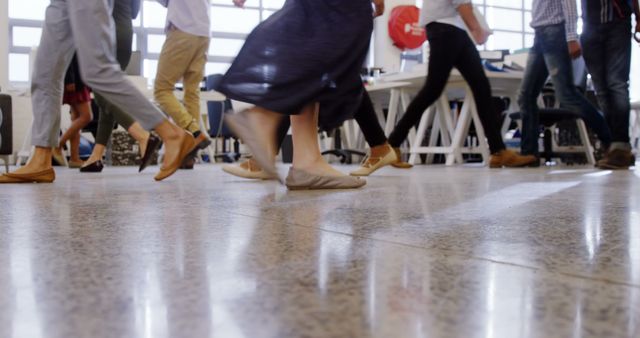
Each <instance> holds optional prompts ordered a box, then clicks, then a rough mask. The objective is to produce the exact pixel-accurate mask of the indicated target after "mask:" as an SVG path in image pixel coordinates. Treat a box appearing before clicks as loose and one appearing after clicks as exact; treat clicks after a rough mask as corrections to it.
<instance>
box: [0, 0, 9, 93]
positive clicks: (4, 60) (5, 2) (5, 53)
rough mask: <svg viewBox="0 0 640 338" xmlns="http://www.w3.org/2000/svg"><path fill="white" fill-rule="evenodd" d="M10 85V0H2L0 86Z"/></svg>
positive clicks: (0, 1) (0, 14)
mask: <svg viewBox="0 0 640 338" xmlns="http://www.w3.org/2000/svg"><path fill="white" fill-rule="evenodd" d="M8 85H9V0H0V87H2V88H3V90H5V89H6V88H7V87H8Z"/></svg>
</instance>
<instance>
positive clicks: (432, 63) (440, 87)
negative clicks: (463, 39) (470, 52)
mask: <svg viewBox="0 0 640 338" xmlns="http://www.w3.org/2000/svg"><path fill="white" fill-rule="evenodd" d="M433 25H434V24H430V25H429V26H427V32H428V34H429V46H430V51H429V66H428V67H429V71H428V73H427V81H426V83H425V85H424V87H422V89H421V90H420V91H419V92H418V94H417V95H416V96H415V98H414V99H413V101H411V103H410V104H409V107H408V108H407V111H406V112H405V114H404V115H403V116H402V118H401V119H400V121H399V122H398V124H397V125H396V126H395V128H394V129H393V131H392V132H391V135H389V144H391V146H392V147H394V148H398V147H400V145H401V144H402V143H403V142H404V141H405V140H406V138H407V135H408V134H409V130H411V128H413V126H415V125H416V123H417V122H418V121H419V120H420V118H421V117H422V114H423V113H424V111H425V110H426V109H427V108H429V106H431V105H432V104H433V103H434V102H436V100H437V99H438V98H439V97H440V95H442V92H443V91H444V88H445V86H446V85H447V80H448V79H449V74H450V73H451V70H452V69H453V60H454V59H455V56H456V55H457V53H458V52H459V51H460V46H461V45H460V41H459V39H456V36H455V34H452V33H454V32H455V31H454V30H459V29H458V28H455V27H453V26H450V27H446V26H449V25H444V24H438V25H437V26H433ZM443 26H445V27H443Z"/></svg>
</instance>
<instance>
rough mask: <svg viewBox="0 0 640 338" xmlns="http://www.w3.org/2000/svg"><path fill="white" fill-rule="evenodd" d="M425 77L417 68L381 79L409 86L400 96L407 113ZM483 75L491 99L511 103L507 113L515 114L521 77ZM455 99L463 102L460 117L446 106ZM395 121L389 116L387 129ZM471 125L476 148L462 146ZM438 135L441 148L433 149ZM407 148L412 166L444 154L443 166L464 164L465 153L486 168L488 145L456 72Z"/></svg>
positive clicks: (513, 74) (516, 74) (422, 69)
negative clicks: (422, 158)
mask: <svg viewBox="0 0 640 338" xmlns="http://www.w3.org/2000/svg"><path fill="white" fill-rule="evenodd" d="M426 74H427V71H426V68H425V67H418V69H415V70H412V71H410V72H403V73H394V74H387V75H385V76H383V77H382V80H383V81H391V82H405V83H409V85H407V86H405V87H403V88H402V89H401V94H400V100H401V105H402V106H403V110H406V107H407V106H408V104H409V101H410V95H411V94H412V93H415V92H417V91H418V90H419V89H420V88H421V87H422V86H423V85H424V81H425V80H426ZM486 74H487V78H488V79H489V82H490V83H491V87H492V93H493V95H494V96H502V97H508V98H509V99H510V107H509V110H511V111H515V110H516V109H517V96H518V91H519V88H520V83H521V82H522V79H523V77H524V73H523V72H489V71H486ZM454 98H461V99H463V103H462V106H461V110H460V116H457V114H456V112H453V111H452V110H451V108H450V106H449V99H454ZM397 117H398V116H396V115H394V116H392V115H391V114H389V116H388V117H387V125H389V124H395V120H396V119H397ZM471 121H473V122H474V126H475V127H476V132H477V135H478V142H479V146H478V147H477V148H475V147H465V146H464V141H465V138H466V136H467V134H468V131H469V127H470V125H471ZM429 126H432V132H431V139H430V140H429V145H428V146H426V147H423V146H421V144H422V141H423V139H424V135H425V133H426V130H427V128H428V127H429ZM385 131H386V132H387V133H389V132H390V130H389V129H387V128H385ZM438 135H440V139H441V144H442V145H441V146H437V145H436V142H437V140H438ZM409 147H410V148H409V153H410V154H411V156H410V159H409V161H410V162H411V163H415V162H416V160H417V156H418V155H420V154H427V155H429V157H428V160H430V159H432V158H433V154H445V155H446V159H447V160H446V164H447V165H453V164H455V163H463V159H462V154H468V153H474V154H482V157H483V160H484V162H485V164H486V163H487V161H488V159H489V155H490V151H489V145H488V144H487V141H486V137H485V133H484V129H483V128H482V124H481V123H480V118H479V115H478V111H477V108H476V106H475V101H474V100H473V94H472V92H471V90H470V88H469V87H468V86H467V84H466V82H465V81H464V78H463V77H462V75H461V74H460V72H458V71H457V70H455V69H454V70H453V71H452V72H451V75H450V77H449V80H448V84H447V88H446V89H445V91H444V93H443V95H442V96H441V97H440V99H438V101H437V102H436V104H434V105H433V106H432V107H429V108H428V109H427V111H426V113H425V114H423V116H422V119H421V120H420V124H419V126H418V131H417V132H416V133H415V136H413V135H410V137H409Z"/></svg>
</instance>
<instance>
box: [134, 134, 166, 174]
mask: <svg viewBox="0 0 640 338" xmlns="http://www.w3.org/2000/svg"><path fill="white" fill-rule="evenodd" d="M160 146H162V140H161V139H160V138H159V137H157V136H155V135H153V134H151V135H150V136H149V141H147V149H146V150H145V151H144V155H143V156H142V161H141V163H140V169H138V172H142V171H143V170H144V169H145V168H146V167H148V166H149V163H150V162H151V159H152V158H153V154H155V152H156V151H158V149H160Z"/></svg>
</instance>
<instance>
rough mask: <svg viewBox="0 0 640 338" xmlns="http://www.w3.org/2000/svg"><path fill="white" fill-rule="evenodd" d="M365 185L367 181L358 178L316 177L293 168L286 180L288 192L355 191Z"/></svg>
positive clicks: (343, 176)
mask: <svg viewBox="0 0 640 338" xmlns="http://www.w3.org/2000/svg"><path fill="white" fill-rule="evenodd" d="M365 184H367V181H365V180H364V179H361V178H360V177H353V176H347V175H342V176H326V175H317V174H312V173H310V172H308V171H306V170H300V169H296V168H294V167H291V168H290V169H289V175H288V176H287V179H286V185H287V188H288V189H289V190H318V189H357V188H360V187H363V186H364V185H365Z"/></svg>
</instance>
